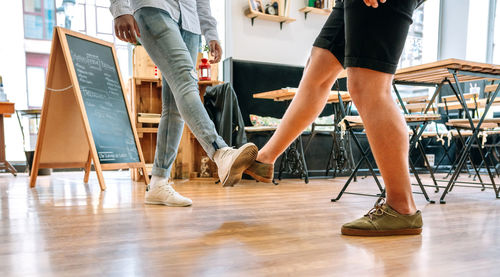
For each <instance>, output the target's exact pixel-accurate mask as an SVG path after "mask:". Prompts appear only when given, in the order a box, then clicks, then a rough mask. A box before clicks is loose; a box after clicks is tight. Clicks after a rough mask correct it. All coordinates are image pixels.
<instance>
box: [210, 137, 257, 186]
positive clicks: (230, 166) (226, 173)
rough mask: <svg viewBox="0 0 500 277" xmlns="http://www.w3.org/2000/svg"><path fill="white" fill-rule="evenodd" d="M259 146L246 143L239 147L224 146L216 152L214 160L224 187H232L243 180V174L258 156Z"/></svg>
mask: <svg viewBox="0 0 500 277" xmlns="http://www.w3.org/2000/svg"><path fill="white" fill-rule="evenodd" d="M257 152H258V149H257V146H255V144H253V143H246V144H244V145H243V146H241V147H240V148H238V149H233V148H230V147H224V148H221V149H219V150H217V151H216V152H215V155H214V162H215V163H216V164H217V168H218V170H219V179H220V181H221V183H222V186H224V187H228V186H229V187H232V186H234V185H235V184H237V183H238V182H239V181H240V180H241V175H243V171H245V170H246V169H247V168H248V167H250V165H252V163H253V162H254V161H255V158H257Z"/></svg>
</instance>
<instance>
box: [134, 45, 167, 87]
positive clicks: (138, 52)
mask: <svg viewBox="0 0 500 277" xmlns="http://www.w3.org/2000/svg"><path fill="white" fill-rule="evenodd" d="M133 64H134V75H133V76H134V78H139V79H161V72H160V70H159V69H158V68H157V67H156V65H155V64H154V62H153V61H152V60H151V58H150V57H149V55H148V53H147V52H146V49H144V47H142V46H136V47H134V51H133Z"/></svg>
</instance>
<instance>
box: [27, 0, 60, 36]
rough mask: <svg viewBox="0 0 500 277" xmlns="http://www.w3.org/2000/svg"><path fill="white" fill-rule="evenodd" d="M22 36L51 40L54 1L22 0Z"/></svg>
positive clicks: (53, 22) (53, 24)
mask: <svg viewBox="0 0 500 277" xmlns="http://www.w3.org/2000/svg"><path fill="white" fill-rule="evenodd" d="M23 3H24V36H25V37H26V38H31V39H44V40H50V39H52V29H53V28H54V26H55V22H56V18H55V8H54V0H24V2H23Z"/></svg>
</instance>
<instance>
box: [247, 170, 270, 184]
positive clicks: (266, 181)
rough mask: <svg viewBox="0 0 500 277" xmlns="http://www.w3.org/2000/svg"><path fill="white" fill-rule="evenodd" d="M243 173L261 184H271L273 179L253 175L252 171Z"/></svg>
mask: <svg viewBox="0 0 500 277" xmlns="http://www.w3.org/2000/svg"><path fill="white" fill-rule="evenodd" d="M244 173H245V174H247V175H248V176H250V177H252V178H254V179H255V180H257V181H259V182H262V183H272V182H273V179H268V178H264V177H262V176H260V175H258V174H255V173H254V172H253V171H250V170H245V172H244Z"/></svg>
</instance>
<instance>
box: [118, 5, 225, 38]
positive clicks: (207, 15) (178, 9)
mask: <svg viewBox="0 0 500 277" xmlns="http://www.w3.org/2000/svg"><path fill="white" fill-rule="evenodd" d="M143 7H152V8H158V9H161V10H164V11H166V12H168V13H169V14H170V16H171V17H172V18H173V19H174V20H175V21H177V22H179V18H180V17H181V16H182V29H183V30H186V31H189V32H191V33H195V34H203V35H204V36H205V40H206V41H207V42H208V41H212V40H219V36H218V34H217V20H215V18H214V17H213V16H212V11H211V9H210V0H111V6H110V8H109V10H110V11H111V14H112V15H113V17H114V18H117V17H118V16H120V15H124V14H133V13H134V12H135V11H136V10H138V9H140V8H143Z"/></svg>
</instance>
